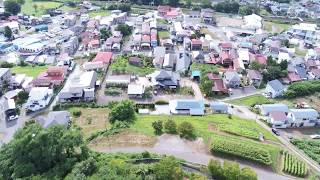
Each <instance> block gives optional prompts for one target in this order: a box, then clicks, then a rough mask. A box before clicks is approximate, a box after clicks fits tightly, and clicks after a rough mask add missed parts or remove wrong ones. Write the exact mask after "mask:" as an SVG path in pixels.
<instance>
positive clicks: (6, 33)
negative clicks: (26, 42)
mask: <svg viewBox="0 0 320 180" xmlns="http://www.w3.org/2000/svg"><path fill="white" fill-rule="evenodd" d="M4 37H6V38H8V39H11V38H12V30H11V28H10V27H9V26H6V27H4Z"/></svg>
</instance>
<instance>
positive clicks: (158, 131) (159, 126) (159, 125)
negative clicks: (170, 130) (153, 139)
mask: <svg viewBox="0 0 320 180" xmlns="http://www.w3.org/2000/svg"><path fill="white" fill-rule="evenodd" d="M152 127H153V129H154V133H155V134H156V135H160V134H162V129H163V125H162V121H160V120H158V121H154V122H152Z"/></svg>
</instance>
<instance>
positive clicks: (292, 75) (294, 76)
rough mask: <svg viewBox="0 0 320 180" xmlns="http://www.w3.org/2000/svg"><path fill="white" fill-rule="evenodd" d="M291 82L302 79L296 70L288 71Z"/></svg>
mask: <svg viewBox="0 0 320 180" xmlns="http://www.w3.org/2000/svg"><path fill="white" fill-rule="evenodd" d="M288 80H289V84H291V83H294V82H298V81H301V78H300V76H299V75H298V74H297V73H296V72H288Z"/></svg>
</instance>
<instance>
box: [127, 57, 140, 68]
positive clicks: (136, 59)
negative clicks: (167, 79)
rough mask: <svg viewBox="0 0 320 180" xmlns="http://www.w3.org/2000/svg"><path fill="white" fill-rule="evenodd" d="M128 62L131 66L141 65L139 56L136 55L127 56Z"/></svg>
mask: <svg viewBox="0 0 320 180" xmlns="http://www.w3.org/2000/svg"><path fill="white" fill-rule="evenodd" d="M128 62H129V64H131V65H133V66H142V65H143V64H142V61H141V58H139V57H138V56H131V57H129V60H128Z"/></svg>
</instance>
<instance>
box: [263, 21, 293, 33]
mask: <svg viewBox="0 0 320 180" xmlns="http://www.w3.org/2000/svg"><path fill="white" fill-rule="evenodd" d="M263 27H264V30H266V31H268V32H270V33H281V32H283V31H285V30H288V29H289V28H290V27H291V25H290V24H288V23H280V22H270V21H265V22H264V23H263Z"/></svg>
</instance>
